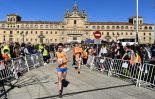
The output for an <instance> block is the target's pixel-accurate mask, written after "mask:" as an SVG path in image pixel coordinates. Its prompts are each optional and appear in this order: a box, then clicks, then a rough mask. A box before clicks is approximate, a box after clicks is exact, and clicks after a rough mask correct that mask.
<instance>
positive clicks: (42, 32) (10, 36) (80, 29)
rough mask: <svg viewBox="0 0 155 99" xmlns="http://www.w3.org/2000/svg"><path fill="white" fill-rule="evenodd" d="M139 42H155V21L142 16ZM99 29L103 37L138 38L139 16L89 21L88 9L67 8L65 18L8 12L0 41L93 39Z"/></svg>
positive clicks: (36, 41)
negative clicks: (48, 18) (32, 17)
mask: <svg viewBox="0 0 155 99" xmlns="http://www.w3.org/2000/svg"><path fill="white" fill-rule="evenodd" d="M138 23H139V38H140V43H143V44H144V43H153V42H154V24H146V23H144V21H143V18H142V17H139V20H138ZM95 31H100V32H101V33H102V38H101V39H103V40H109V41H112V40H114V41H116V40H128V41H134V40H135V38H136V17H131V18H129V21H128V22H89V21H88V20H87V14H86V12H85V10H83V11H82V12H79V11H78V6H77V4H76V3H75V4H74V7H73V10H72V11H69V10H67V11H66V12H65V15H64V21H59V22H53V21H51V22H50V21H23V20H22V19H21V17H20V16H19V15H16V14H8V15H7V19H6V21H0V42H8V41H13V42H32V43H41V42H43V43H59V42H62V43H65V42H72V41H78V42H80V41H82V40H85V39H87V38H90V39H94V36H93V33H94V32H95Z"/></svg>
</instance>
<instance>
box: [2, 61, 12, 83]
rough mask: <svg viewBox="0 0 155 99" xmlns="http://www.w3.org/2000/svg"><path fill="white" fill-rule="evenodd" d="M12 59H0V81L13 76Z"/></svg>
mask: <svg viewBox="0 0 155 99" xmlns="http://www.w3.org/2000/svg"><path fill="white" fill-rule="evenodd" d="M13 72H14V69H13V65H12V61H11V60H10V61H0V81H1V80H4V79H8V78H10V77H13V76H14V73H13Z"/></svg>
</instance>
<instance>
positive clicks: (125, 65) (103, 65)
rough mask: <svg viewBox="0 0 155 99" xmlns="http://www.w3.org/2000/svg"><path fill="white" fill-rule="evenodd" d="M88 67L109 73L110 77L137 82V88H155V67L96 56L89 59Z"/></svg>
mask: <svg viewBox="0 0 155 99" xmlns="http://www.w3.org/2000/svg"><path fill="white" fill-rule="evenodd" d="M87 65H88V66H89V67H90V69H91V70H97V71H101V72H107V73H108V76H111V75H117V76H119V77H123V78H128V79H131V80H133V81H136V82H135V83H136V86H141V85H150V86H155V65H151V64H146V63H145V64H143V65H142V64H141V63H138V62H134V63H131V62H130V61H129V60H122V59H112V58H108V57H94V56H89V57H88V61H87Z"/></svg>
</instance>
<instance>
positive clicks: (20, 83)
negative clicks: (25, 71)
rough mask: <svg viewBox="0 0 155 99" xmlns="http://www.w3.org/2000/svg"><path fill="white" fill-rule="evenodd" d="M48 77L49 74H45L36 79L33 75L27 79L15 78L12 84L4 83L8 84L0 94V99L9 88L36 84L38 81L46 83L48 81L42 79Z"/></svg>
mask: <svg viewBox="0 0 155 99" xmlns="http://www.w3.org/2000/svg"><path fill="white" fill-rule="evenodd" d="M48 77H49V76H45V77H43V78H41V79H38V78H36V77H35V76H31V77H29V78H28V79H27V80H17V81H16V82H15V83H14V84H11V83H10V84H9V85H6V84H5V86H8V87H9V88H8V89H7V90H6V91H5V92H4V93H2V94H0V99H1V97H2V96H4V95H7V93H8V92H10V91H11V90H13V89H14V88H22V87H26V86H30V85H36V84H39V82H41V83H48V82H50V81H43V80H45V79H47V78H48ZM17 83H18V84H17Z"/></svg>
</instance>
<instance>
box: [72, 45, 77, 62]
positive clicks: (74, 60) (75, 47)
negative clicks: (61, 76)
mask: <svg viewBox="0 0 155 99" xmlns="http://www.w3.org/2000/svg"><path fill="white" fill-rule="evenodd" d="M77 48H78V44H77V43H76V44H75V46H74V47H73V65H75V64H76V59H75V49H77Z"/></svg>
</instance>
